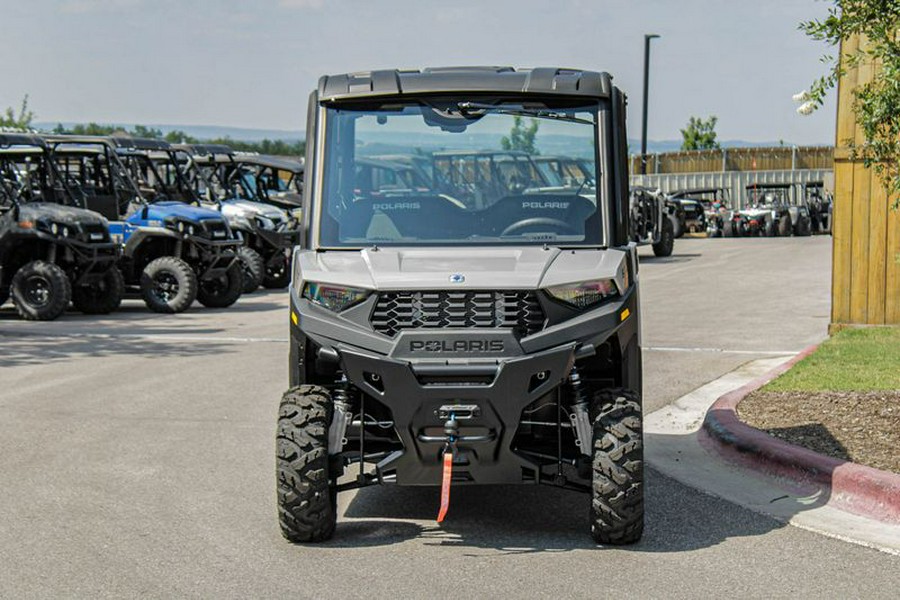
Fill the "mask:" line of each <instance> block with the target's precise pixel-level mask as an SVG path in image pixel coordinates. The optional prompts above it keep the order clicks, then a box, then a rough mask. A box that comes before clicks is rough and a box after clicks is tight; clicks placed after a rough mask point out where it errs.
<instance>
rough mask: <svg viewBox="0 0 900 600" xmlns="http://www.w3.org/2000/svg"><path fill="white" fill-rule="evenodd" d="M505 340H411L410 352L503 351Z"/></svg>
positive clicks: (473, 352)
mask: <svg viewBox="0 0 900 600" xmlns="http://www.w3.org/2000/svg"><path fill="white" fill-rule="evenodd" d="M505 350H506V346H505V345H504V344H503V340H411V341H410V342H409V351H410V352H456V353H471V354H490V353H501V352H504V351H505Z"/></svg>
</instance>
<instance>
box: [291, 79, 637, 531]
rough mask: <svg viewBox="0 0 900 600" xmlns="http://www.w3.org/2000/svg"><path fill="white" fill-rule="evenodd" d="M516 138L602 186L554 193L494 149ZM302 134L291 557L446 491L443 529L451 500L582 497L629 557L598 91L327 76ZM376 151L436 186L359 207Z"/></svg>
mask: <svg viewBox="0 0 900 600" xmlns="http://www.w3.org/2000/svg"><path fill="white" fill-rule="evenodd" d="M520 120H524V121H526V122H528V123H532V122H533V123H536V124H537V127H538V132H537V136H536V139H535V145H536V148H535V149H536V150H537V151H541V149H542V148H543V146H542V143H543V142H544V140H553V141H554V142H556V143H558V142H559V141H560V140H564V141H565V142H566V143H567V144H568V145H569V147H572V148H575V149H577V150H578V151H579V154H584V155H589V156H591V157H593V158H592V159H590V163H591V165H590V169H589V170H590V171H591V172H593V173H594V174H595V177H596V179H595V181H596V185H595V186H593V187H588V186H587V185H581V184H580V183H579V184H577V185H575V183H574V182H573V183H572V185H568V186H567V185H565V184H563V185H558V182H548V181H546V180H544V179H543V178H542V176H541V175H540V172H539V171H538V169H537V168H536V167H535V166H534V162H533V160H532V159H531V157H530V156H529V149H528V148H525V147H523V148H519V149H513V150H512V151H509V150H505V149H503V147H502V146H501V139H502V138H503V137H504V136H506V135H508V134H509V133H510V131H511V130H513V129H515V128H516V126H517V124H518V123H520V122H521V121H520ZM532 120H533V121H532ZM306 131H307V133H308V137H307V139H308V140H309V142H308V145H307V157H306V163H305V164H306V178H305V182H304V194H305V197H304V205H303V206H304V212H303V231H304V235H303V236H302V237H301V240H300V247H299V248H298V249H297V250H296V251H295V254H294V265H293V279H292V283H291V288H290V352H289V373H290V388H289V389H288V390H287V392H286V393H285V394H284V395H283V397H282V400H281V405H280V411H279V415H278V427H277V433H276V453H277V490H278V496H277V503H278V515H279V519H280V523H281V529H282V533H283V534H284V536H285V537H286V538H287V539H289V540H292V541H295V542H319V541H322V540H325V539H328V538H329V537H331V536H332V534H333V533H334V531H335V525H336V522H337V508H336V507H337V504H336V500H335V498H336V494H339V493H341V492H343V491H345V490H350V489H354V488H359V487H363V486H369V485H386V486H389V485H423V486H439V489H440V498H441V500H440V504H439V506H437V507H436V509H437V511H438V521H441V520H442V519H444V518H445V517H446V516H447V514H448V508H449V505H450V491H451V489H452V488H453V487H454V486H462V485H484V484H526V485H536V484H540V485H549V486H556V487H561V488H566V489H570V490H576V491H581V492H584V493H585V494H586V496H587V498H586V500H585V515H586V516H588V517H589V519H588V521H589V522H586V529H587V528H589V529H590V531H591V533H592V535H593V536H594V538H595V539H596V540H597V541H599V542H602V543H609V544H628V543H633V542H636V541H637V540H638V539H639V538H640V537H641V532H642V530H643V515H644V495H643V494H644V489H643V449H642V448H643V446H642V435H641V430H642V410H641V381H642V379H641V349H640V336H639V331H640V311H639V301H638V298H639V291H638V260H637V249H636V245H635V244H634V243H633V241H632V239H631V228H630V219H631V211H630V204H629V194H628V164H627V163H628V156H627V137H626V132H625V96H624V94H622V92H621V91H619V90H618V89H617V88H615V87H614V86H613V85H612V78H611V77H610V76H609V75H608V74H605V73H599V72H591V71H580V70H571V69H559V68H539V69H532V70H523V69H520V70H516V69H513V68H509V67H469V68H465V67H453V68H439V69H425V70H422V71H372V72H363V73H351V74H345V75H332V76H326V77H322V78H321V79H320V80H319V86H318V89H317V90H316V91H314V92H313V93H312V95H311V96H310V101H309V116H308V121H307V129H306ZM386 147H390V149H391V152H392V153H395V154H397V155H406V156H425V157H426V158H427V160H429V161H431V162H432V164H433V171H434V173H435V174H436V175H440V176H439V177H438V176H435V177H434V178H433V180H432V181H431V183H430V186H431V187H430V189H416V190H410V191H408V192H406V193H401V194H391V193H376V192H377V190H370V189H365V190H363V189H360V188H359V186H358V185H357V173H358V168H357V167H358V165H359V164H360V162H361V161H364V160H366V159H368V158H369V156H371V154H373V153H372V152H371V151H370V149H372V148H378V149H382V148H386ZM448 148H449V149H450V150H446V149H448ZM442 149H444V150H442ZM382 154H386V153H382ZM498 175H499V176H498ZM513 176H515V177H513ZM554 183H557V185H554ZM450 518H452V516H451V517H450Z"/></svg>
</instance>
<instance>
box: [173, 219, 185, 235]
mask: <svg viewBox="0 0 900 600" xmlns="http://www.w3.org/2000/svg"><path fill="white" fill-rule="evenodd" d="M175 228H176V229H178V231H180V232H181V233H184V221H178V225H176V226H175Z"/></svg>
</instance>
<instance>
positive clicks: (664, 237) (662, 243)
mask: <svg viewBox="0 0 900 600" xmlns="http://www.w3.org/2000/svg"><path fill="white" fill-rule="evenodd" d="M674 248H675V231H674V230H673V229H672V221H670V220H669V219H663V222H662V232H661V234H660V237H659V241H658V242H656V243H655V244H653V254H655V255H656V256H672V250H673V249H674Z"/></svg>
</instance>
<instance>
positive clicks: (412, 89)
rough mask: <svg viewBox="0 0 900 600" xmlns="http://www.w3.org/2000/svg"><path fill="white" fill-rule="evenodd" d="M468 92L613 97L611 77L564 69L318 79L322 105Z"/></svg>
mask: <svg viewBox="0 0 900 600" xmlns="http://www.w3.org/2000/svg"><path fill="white" fill-rule="evenodd" d="M469 92H474V93H500V94H510V95H523V94H534V95H544V96H547V95H550V96H569V97H572V96H575V97H578V96H580V97H585V98H608V97H609V96H610V93H611V92H612V77H611V76H610V75H609V74H608V73H600V72H597V71H584V70H581V69H564V68H559V67H549V68H548V67H541V68H534V69H515V68H513V67H432V68H427V69H422V70H421V71H419V70H397V69H395V70H384V71H364V72H358V73H344V74H340V75H325V76H323V77H322V78H320V79H319V100H320V101H323V102H332V101H340V100H355V99H363V98H376V97H383V96H404V95H417V94H447V93H469Z"/></svg>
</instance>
